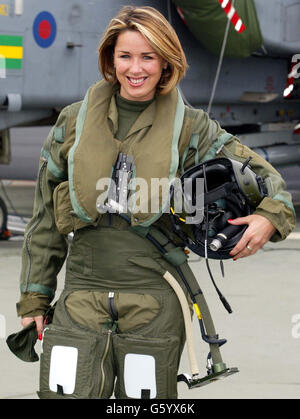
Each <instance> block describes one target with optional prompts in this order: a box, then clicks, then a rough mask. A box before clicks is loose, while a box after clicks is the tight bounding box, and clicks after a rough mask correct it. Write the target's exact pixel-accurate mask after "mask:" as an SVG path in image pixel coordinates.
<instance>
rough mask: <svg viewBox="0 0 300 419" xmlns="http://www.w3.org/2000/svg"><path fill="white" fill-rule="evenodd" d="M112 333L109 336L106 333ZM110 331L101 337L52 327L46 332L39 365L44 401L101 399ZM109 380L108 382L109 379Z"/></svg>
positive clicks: (39, 394) (81, 331)
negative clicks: (49, 399) (48, 399)
mask: <svg viewBox="0 0 300 419" xmlns="http://www.w3.org/2000/svg"><path fill="white" fill-rule="evenodd" d="M107 332H110V333H107ZM110 339H111V331H107V330H106V331H103V332H102V333H101V334H100V333H99V334H95V333H90V332H88V331H86V330H80V329H75V328H71V329H68V328H66V327H61V326H54V325H50V326H49V327H47V328H46V329H45V331H44V340H43V352H42V354H41V365H40V391H39V392H38V396H39V397H40V398H41V399H44V398H51V399H56V398H99V397H100V391H101V392H102V393H103V389H104V382H105V380H106V382H108V381H109V382H110V383H111V386H110V387H111V388H110V391H111V392H112V385H113V379H111V377H107V375H108V374H107V372H108V371H112V370H113V369H112V366H110V368H105V369H104V362H108V361H109V360H110V359H111V357H110V356H109V352H111V344H110ZM108 378H109V380H108Z"/></svg>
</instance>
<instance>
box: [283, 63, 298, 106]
mask: <svg viewBox="0 0 300 419" xmlns="http://www.w3.org/2000/svg"><path fill="white" fill-rule="evenodd" d="M296 64H297V63H291V66H290V72H289V74H288V76H287V81H286V87H285V89H284V92H283V96H284V97H285V98H290V97H291V94H292V91H293V90H294V82H295V79H294V76H295V75H296V71H295V69H294V67H295V66H296Z"/></svg>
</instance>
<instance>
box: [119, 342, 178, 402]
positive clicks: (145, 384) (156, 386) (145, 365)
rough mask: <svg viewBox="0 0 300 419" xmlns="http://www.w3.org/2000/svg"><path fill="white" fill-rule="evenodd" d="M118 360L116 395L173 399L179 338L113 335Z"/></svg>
mask: <svg viewBox="0 0 300 419" xmlns="http://www.w3.org/2000/svg"><path fill="white" fill-rule="evenodd" d="M113 350H114V355H115V359H116V363H117V382H116V388H115V396H116V398H118V399H119V398H121V399H124V398H133V399H139V398H142V397H145V398H151V399H153V398H156V399H176V398H177V371H178V366H179V360H180V343H179V338H177V337H175V336H168V337H163V338H145V337H143V336H138V335H133V334H123V335H114V336H113Z"/></svg>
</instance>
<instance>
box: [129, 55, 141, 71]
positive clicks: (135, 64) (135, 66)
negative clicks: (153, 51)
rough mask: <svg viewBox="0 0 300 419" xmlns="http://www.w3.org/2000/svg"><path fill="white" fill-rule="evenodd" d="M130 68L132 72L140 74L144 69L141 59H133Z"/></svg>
mask: <svg viewBox="0 0 300 419" xmlns="http://www.w3.org/2000/svg"><path fill="white" fill-rule="evenodd" d="M130 70H131V72H132V73H134V74H138V73H140V72H141V71H142V63H141V60H140V59H138V58H137V59H133V60H132V61H131V66H130Z"/></svg>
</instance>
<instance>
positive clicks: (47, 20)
mask: <svg viewBox="0 0 300 419" xmlns="http://www.w3.org/2000/svg"><path fill="white" fill-rule="evenodd" d="M33 36H34V39H35V42H36V43H37V44H38V45H39V46H40V47H42V48H48V47H50V46H51V45H52V44H53V42H54V40H55V37H56V22H55V19H54V17H53V15H52V14H51V13H49V12H41V13H39V14H38V15H37V16H36V18H35V19H34V22H33Z"/></svg>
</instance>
